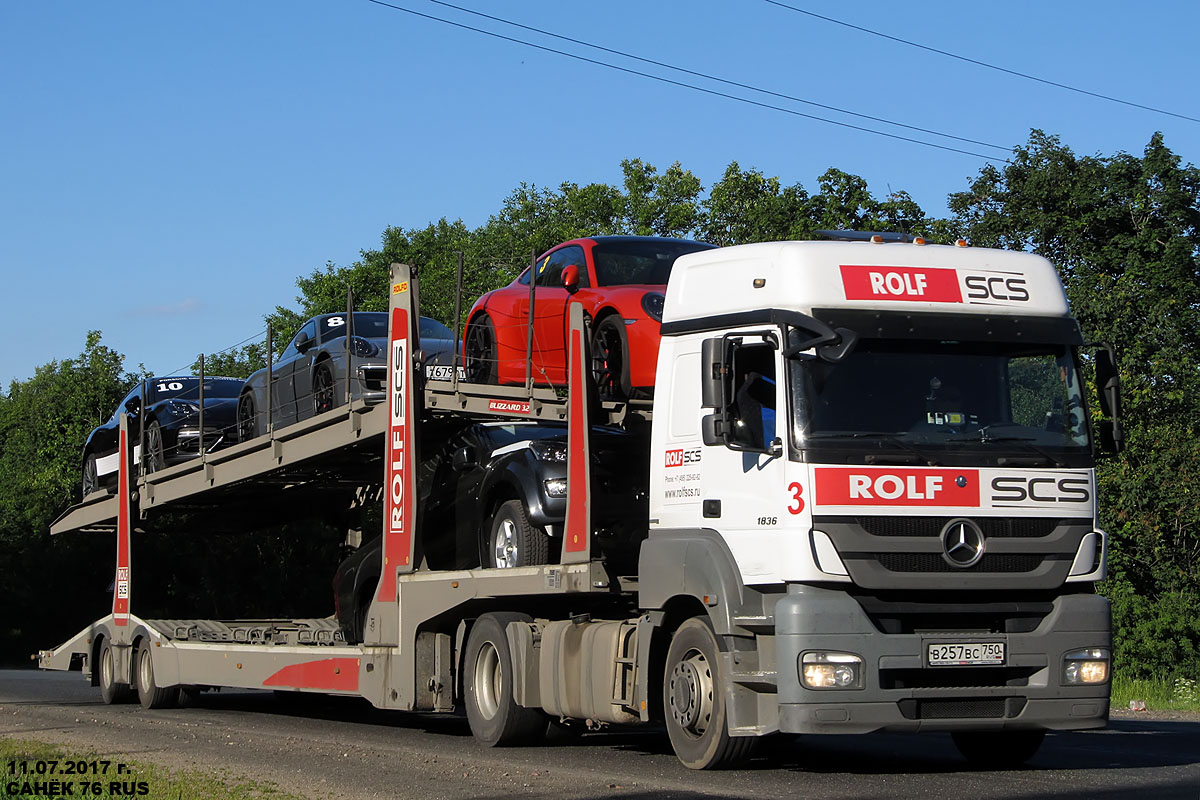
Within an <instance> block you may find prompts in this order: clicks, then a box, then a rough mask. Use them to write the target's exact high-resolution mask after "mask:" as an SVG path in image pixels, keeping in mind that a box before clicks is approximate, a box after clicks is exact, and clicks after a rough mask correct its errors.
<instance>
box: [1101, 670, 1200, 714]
mask: <svg viewBox="0 0 1200 800" xmlns="http://www.w3.org/2000/svg"><path fill="white" fill-rule="evenodd" d="M1130 700H1143V701H1145V703H1146V709H1147V710H1149V711H1200V684H1197V682H1196V681H1194V680H1190V679H1188V678H1177V679H1175V680H1173V681H1170V680H1139V679H1136V678H1123V677H1121V676H1120V675H1114V676H1113V682H1112V707H1113V708H1129V701H1130Z"/></svg>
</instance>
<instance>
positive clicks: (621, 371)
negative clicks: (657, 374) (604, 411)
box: [592, 314, 629, 400]
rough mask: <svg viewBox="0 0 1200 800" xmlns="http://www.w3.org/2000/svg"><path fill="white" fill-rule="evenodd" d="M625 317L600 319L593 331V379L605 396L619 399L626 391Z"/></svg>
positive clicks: (627, 389) (626, 351)
mask: <svg viewBox="0 0 1200 800" xmlns="http://www.w3.org/2000/svg"><path fill="white" fill-rule="evenodd" d="M628 352H629V345H628V344H627V343H626V341H625V320H623V319H622V318H621V317H620V316H618V315H616V314H612V315H609V316H607V317H605V318H604V319H602V320H600V324H599V325H597V326H596V327H595V330H593V331H592V380H593V381H595V383H596V391H597V392H599V394H600V397H601V398H603V399H605V400H621V399H624V398H625V397H626V396H627V395H628V394H629V368H628V361H627V358H626V353H628Z"/></svg>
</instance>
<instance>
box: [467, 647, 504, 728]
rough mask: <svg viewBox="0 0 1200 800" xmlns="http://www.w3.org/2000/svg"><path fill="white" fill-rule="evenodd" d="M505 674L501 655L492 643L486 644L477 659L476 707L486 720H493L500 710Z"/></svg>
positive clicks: (474, 685) (473, 680) (475, 678)
mask: <svg viewBox="0 0 1200 800" xmlns="http://www.w3.org/2000/svg"><path fill="white" fill-rule="evenodd" d="M503 678H504V672H503V670H502V669H501V668H500V653H499V652H498V651H497V650H496V646H495V645H494V644H492V643H491V642H484V643H483V646H482V647H480V648H479V657H478V658H476V659H475V675H474V676H473V678H472V686H473V687H474V689H475V705H476V706H478V708H479V712H480V713H481V714H483V717H484V718H485V719H493V718H494V717H495V716H496V713H497V712H498V711H499V710H500V689H501V682H502V680H503Z"/></svg>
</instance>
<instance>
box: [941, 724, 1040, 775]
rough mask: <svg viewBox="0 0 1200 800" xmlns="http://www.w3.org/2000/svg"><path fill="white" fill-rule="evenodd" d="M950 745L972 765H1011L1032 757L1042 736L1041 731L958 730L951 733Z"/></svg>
mask: <svg viewBox="0 0 1200 800" xmlns="http://www.w3.org/2000/svg"><path fill="white" fill-rule="evenodd" d="M951 738H953V739H954V746H955V747H957V748H958V752H960V753H962V755H963V758H965V759H967V761H968V762H969V763H970V764H971V766H974V767H982V768H984V769H1011V768H1013V767H1019V766H1021V765H1022V764H1024V763H1025V762H1026V761H1028V760H1029V759H1031V758H1033V757H1034V755H1035V754H1036V753H1037V751H1038V749H1039V748H1040V747H1041V746H1042V740H1043V739H1045V738H1046V732H1045V731H959V732H956V733H953V734H951Z"/></svg>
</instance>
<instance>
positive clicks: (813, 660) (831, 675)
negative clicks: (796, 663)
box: [800, 650, 862, 689]
mask: <svg viewBox="0 0 1200 800" xmlns="http://www.w3.org/2000/svg"><path fill="white" fill-rule="evenodd" d="M800 680H801V681H802V682H803V683H804V685H805V686H806V687H808V688H809V689H861V688H862V658H860V657H859V656H856V655H852V654H851V653H827V652H823V651H819V650H818V651H815V652H809V653H805V654H803V655H802V656H800Z"/></svg>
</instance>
